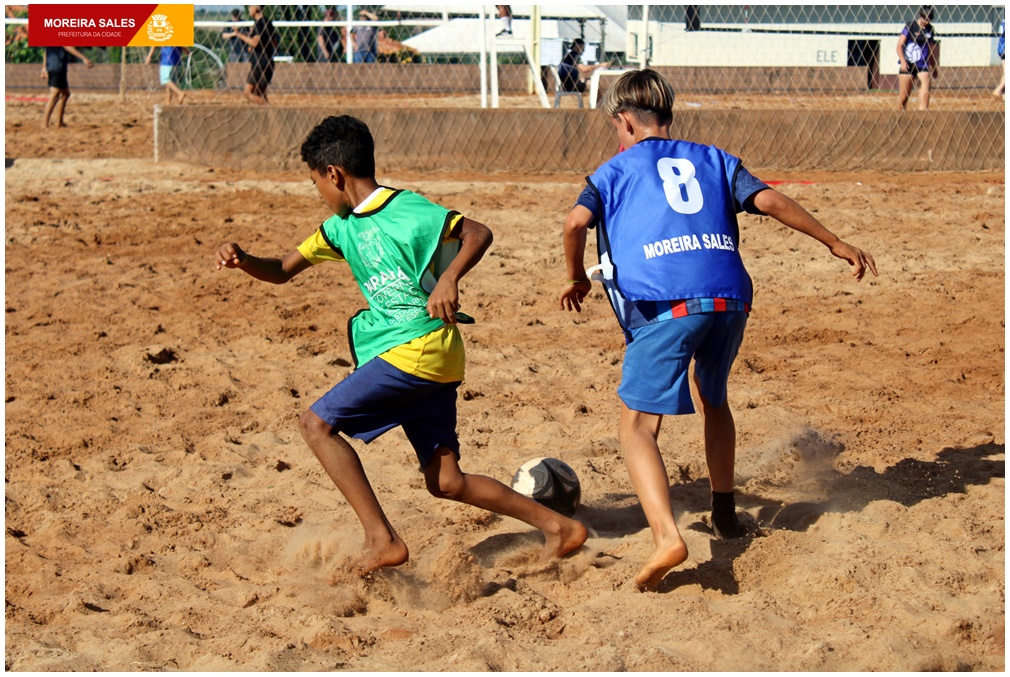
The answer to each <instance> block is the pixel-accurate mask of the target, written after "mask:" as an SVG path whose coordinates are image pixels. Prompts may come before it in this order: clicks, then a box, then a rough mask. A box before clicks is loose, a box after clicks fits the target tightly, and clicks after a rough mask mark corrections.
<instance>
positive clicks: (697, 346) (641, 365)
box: [617, 311, 747, 414]
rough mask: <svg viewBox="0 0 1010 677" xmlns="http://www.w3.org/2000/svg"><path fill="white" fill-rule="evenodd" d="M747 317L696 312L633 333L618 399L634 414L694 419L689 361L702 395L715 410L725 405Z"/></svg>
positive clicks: (626, 352) (735, 312)
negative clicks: (692, 361) (666, 415)
mask: <svg viewBox="0 0 1010 677" xmlns="http://www.w3.org/2000/svg"><path fill="white" fill-rule="evenodd" d="M746 326H747V313H745V312H742V311H726V312H717V313H698V314H696V315H687V316H685V317H677V318H673V319H671V320H663V321H661V322H656V323H653V324H647V325H645V326H644V327H638V328H636V329H632V330H631V340H630V341H629V342H628V347H627V349H626V350H625V353H624V368H623V371H622V376H621V385H620V386H619V387H618V388H617V395H618V396H619V397H620V398H621V401H622V402H624V404H626V405H627V406H628V408H629V409H632V410H634V411H642V412H646V413H650V414H693V413H694V403H693V402H692V401H691V385H690V381H689V379H688V371H689V369H688V368H689V367H690V365H691V359H692V358H693V359H694V361H695V364H694V371H695V375H696V376H697V377H698V381H699V382H700V384H701V394H702V396H703V397H704V398H705V400H706V401H707V402H708V403H709V404H711V405H712V406H714V407H721V406H722V405H723V403H724V402H725V401H726V382H727V380H728V379H729V370H730V368H731V367H732V366H733V361H734V360H735V359H736V354H737V352H738V351H739V350H740V344H741V343H743V332H744V328H745V327H746Z"/></svg>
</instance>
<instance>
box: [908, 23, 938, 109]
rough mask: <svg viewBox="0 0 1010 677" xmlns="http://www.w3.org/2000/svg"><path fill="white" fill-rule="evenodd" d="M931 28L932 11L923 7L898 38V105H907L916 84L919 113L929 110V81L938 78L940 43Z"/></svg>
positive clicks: (930, 82) (931, 85)
mask: <svg viewBox="0 0 1010 677" xmlns="http://www.w3.org/2000/svg"><path fill="white" fill-rule="evenodd" d="M936 37H937V36H936V30H934V28H933V8H932V7H931V6H930V5H923V6H922V7H920V8H919V11H918V12H917V13H916V15H915V21H910V22H908V23H907V24H905V27H904V28H902V29H901V35H900V36H898V68H899V70H898V106H899V107H900V108H902V109H904V108H905V106H906V105H907V104H908V97H909V96H911V94H912V86H913V85H914V84H915V82H914V81H915V80H916V79H918V81H919V110H929V95H930V91H931V90H932V87H933V80H934V79H935V78H938V77H940V43H939V41H938V40H937V39H936Z"/></svg>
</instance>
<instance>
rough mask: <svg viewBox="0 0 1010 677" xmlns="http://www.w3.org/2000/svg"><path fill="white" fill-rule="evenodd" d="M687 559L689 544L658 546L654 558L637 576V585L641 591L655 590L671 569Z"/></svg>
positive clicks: (680, 541)
mask: <svg viewBox="0 0 1010 677" xmlns="http://www.w3.org/2000/svg"><path fill="white" fill-rule="evenodd" d="M686 559H687V544H686V543H684V541H682V540H679V539H678V540H676V541H672V542H670V543H667V544H663V545H657V546H656V549H655V550H653V551H652V556H651V557H649V561H648V562H646V563H645V566H644V567H642V570H641V571H639V572H638V575H637V576H635V585H637V586H638V589H639V590H640V591H646V590H655V589H656V587H657V586H659V582H660V581H661V580H663V576H666V574H667V572H669V571H670V569H672V568H674V567H675V566H677V565H678V564H681V563H682V562H683V561H684V560H686Z"/></svg>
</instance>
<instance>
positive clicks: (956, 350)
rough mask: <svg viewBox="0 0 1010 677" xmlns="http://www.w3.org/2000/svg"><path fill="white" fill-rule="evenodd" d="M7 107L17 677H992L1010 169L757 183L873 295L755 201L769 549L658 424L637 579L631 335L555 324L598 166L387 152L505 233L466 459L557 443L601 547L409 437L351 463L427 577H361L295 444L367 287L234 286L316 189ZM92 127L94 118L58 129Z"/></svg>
mask: <svg viewBox="0 0 1010 677" xmlns="http://www.w3.org/2000/svg"><path fill="white" fill-rule="evenodd" d="M75 104H76V105H75ZM40 105H41V104H37V106H40ZM7 112H8V119H7V142H8V158H12V157H13V158H16V159H15V161H14V163H13V165H12V166H10V167H9V168H8V169H7V170H6V172H5V178H6V229H5V232H6V272H5V281H6V294H5V318H6V393H5V394H6V432H5V435H6V437H5V443H6V457H5V461H6V462H5V480H6V507H5V516H6V562H5V565H6V589H5V594H6V602H7V605H6V613H5V619H6V630H5V632H6V656H5V664H6V667H7V669H10V670H18V671H25V670H31V671H35V670H116V671H120V670H122V671H128V670H187V671H197V670H239V669H241V670H331V669H344V670H368V671H394V670H395V671H401V670H443V669H453V670H478V671H484V670H529V671H541V670H550V671H562V670H622V669H628V670H655V671H663V670H923V669H925V670H939V669H951V670H952V669H975V670H1001V669H1003V667H1004V646H1003V632H1004V630H1003V628H1004V594H1005V578H1004V568H1005V553H1004V542H1005V541H1004V538H1005V537H1004V533H1005V532H1004V521H1003V520H1004V510H1005V507H1004V506H1005V499H1004V464H1005V456H1004V450H1005V446H1004V445H1005V437H1004V434H1005V433H1004V430H1005V427H1004V426H1005V419H1004V397H1005V380H1004V348H1005V344H1004V334H1005V327H1004V321H1003V318H1004V316H1005V308H1004V302H1005V299H1004V279H1005V272H1004V271H1005V260H1004V247H1005V240H1004V224H1005V192H1004V177H1003V175H1002V174H999V175H995V174H991V175H990V174H976V175H918V176H913V177H906V176H899V175H871V174H852V175H839V174H821V175H813V174H806V175H802V176H791V175H784V174H779V175H775V176H771V175H768V176H762V178H766V179H779V180H786V181H788V182H787V183H784V184H781V185H780V186H779V188H780V189H781V190H783V191H784V192H786V193H788V194H789V195H791V196H793V197H795V198H797V199H798V200H799V201H801V202H802V203H803V204H805V205H807V206H808V207H809V208H810V209H811V210H812V211H814V213H815V214H816V215H817V216H818V217H820V218H822V219H823V220H824V221H825V223H826V224H827V225H828V226H829V227H830V228H832V229H834V230H835V231H836V232H838V233H839V234H840V235H841V236H842V237H843V238H844V239H848V240H851V241H852V242H854V243H858V244H859V245H861V246H864V247H865V248H866V249H868V250H869V251H871V252H872V253H873V254H874V256H875V257H876V260H877V263H878V266H879V269H880V271H881V276H880V277H879V278H876V279H870V280H864V281H863V282H862V283H859V284H857V283H855V282H854V281H852V279H851V278H850V276H849V275H848V271H847V267H846V266H845V264H844V263H843V262H840V261H837V260H834V259H832V258H830V256H829V255H828V254H827V252H826V251H824V250H823V248H821V247H820V246H819V245H817V244H816V243H814V242H813V241H811V240H809V239H806V238H804V237H803V236H800V235H798V234H793V233H791V232H787V231H786V229H784V228H782V227H780V226H778V225H776V224H774V223H772V222H771V221H770V220H769V219H767V218H759V217H753V216H743V217H741V232H742V240H743V246H742V248H743V253H744V258H745V261H746V263H747V265H748V268H749V270H750V272H751V275H752V276H753V278H754V281H755V288H756V298H755V303H754V312H753V314H752V317H751V321H750V325H749V327H748V334H747V338H746V340H745V342H744V346H743V348H742V351H741V354H740V357H739V359H738V361H737V363H736V365H735V367H734V371H733V375H732V378H731V387H730V401H731V403H732V405H733V406H734V410H735V413H736V418H737V427H738V430H739V449H738V471H739V472H738V478H739V488H738V505H739V507H740V509H741V511H742V513H743V517H744V519H745V520H746V521H747V523H748V524H749V525H750V526H751V528H752V529H753V530H754V533H755V535H754V537H752V538H746V539H742V540H739V541H732V542H728V541H717V540H715V539H714V537H713V536H712V534H711V531H710V529H709V527H708V526H707V523H706V521H707V515H708V492H709V488H708V482H707V479H706V476H707V475H706V470H705V465H704V453H703V447H702V437H701V430H700V420H699V419H698V417H697V416H687V417H676V418H673V417H670V418H667V419H666V421H665V422H664V430H663V434H662V437H661V443H662V446H663V451H664V457H665V460H666V463H667V468H668V470H669V473H670V476H671V482H672V488H671V497H672V500H673V502H674V505H675V508H676V512H677V516H678V521H679V524H680V526H681V529H682V530H683V532H684V534H685V536H686V539H687V541H688V546H689V548H690V550H691V555H690V558H689V560H688V561H687V563H685V564H684V565H683V566H681V567H680V568H678V569H677V570H675V571H674V572H672V573H671V574H670V575H669V576H668V577H667V578H666V579H665V580H664V581H663V583H662V584H661V586H660V590H659V591H658V592H657V593H651V594H640V593H637V592H635V591H634V590H633V589H632V587H630V586H629V581H630V579H632V577H633V576H634V575H635V573H636V572H637V571H638V568H639V567H640V566H641V565H642V563H643V562H644V561H645V559H646V557H647V555H648V553H649V552H650V550H651V537H650V534H649V530H648V526H647V524H646V522H645V518H644V516H643V514H642V512H641V509H640V508H639V506H638V503H637V500H636V499H635V497H634V493H633V491H632V489H631V486H630V483H629V480H628V476H627V471H626V469H625V467H624V462H623V459H622V458H621V455H620V451H619V446H618V443H617V440H616V437H617V413H618V404H617V399H616V395H615V392H614V391H615V389H616V386H617V383H618V381H619V378H620V361H621V356H622V352H623V342H622V339H621V336H620V333H619V331H618V330H617V327H616V323H615V320H614V318H613V316H612V312H611V310H610V308H609V306H608V305H607V302H606V300H605V298H604V297H603V296H602V294H601V293H600V291H599V289H596V290H594V292H593V293H592V297H591V298H590V299H589V302H588V304H587V307H586V309H585V311H584V312H583V313H582V314H581V315H577V316H576V315H569V314H565V313H562V312H561V311H559V310H558V309H557V308H556V295H557V293H558V291H559V282H561V281H562V280H563V275H564V266H563V262H562V250H561V239H560V227H561V223H562V221H563V219H564V216H565V214H566V213H567V210H568V209H569V208H570V206H571V205H572V203H573V201H574V199H575V197H576V196H577V194H578V192H579V190H580V188H581V185H582V184H581V177H578V176H556V177H542V176H541V177H507V178H503V177H472V176H427V177H425V176H408V175H397V174H394V173H390V172H388V171H383V170H382V169H381V161H380V163H379V164H380V172H381V176H380V178H381V179H382V180H383V181H384V182H386V183H388V184H391V185H395V186H397V187H402V188H409V189H412V190H417V191H419V192H421V193H422V194H424V195H426V196H428V197H429V198H431V199H434V200H436V201H439V202H442V203H444V204H446V205H447V206H450V207H453V208H456V209H458V210H460V211H462V212H463V213H464V214H466V215H467V216H470V217H472V218H474V219H476V220H479V221H482V222H485V223H487V224H489V225H490V226H491V228H492V229H493V230H494V232H495V235H496V239H495V243H494V245H493V247H492V249H491V250H490V252H489V253H488V255H487V257H486V258H485V260H484V261H483V262H482V263H481V264H480V265H479V266H478V267H477V268H476V269H474V271H472V273H471V274H470V275H469V276H468V277H467V278H466V279H465V281H464V284H463V285H462V287H463V289H462V303H463V310H464V311H465V312H467V313H469V314H471V315H473V316H474V317H476V318H477V323H476V324H475V325H473V326H470V327H465V328H464V335H465V338H466V341H467V354H468V368H467V380H466V382H465V383H464V384H463V385H462V386H461V388H460V395H461V397H460V401H459V433H460V438H461V442H462V445H463V460H462V465H463V468H464V470H467V471H470V472H478V473H483V474H487V475H490V476H493V477H496V478H499V479H501V480H503V481H508V479H509V478H510V477H511V476H512V473H513V472H514V471H515V469H516V468H517V467H518V466H519V465H520V464H521V463H522V462H523V461H525V460H526V459H528V458H530V457H533V456H541V455H552V456H557V457H559V458H562V459H563V460H565V461H566V462H567V463H569V464H570V465H571V466H572V467H573V468H574V469H575V470H576V472H577V473H578V474H579V476H580V478H581V480H582V489H583V502H584V506H583V507H582V508H581V509H580V511H579V513H578V514H577V517H578V518H579V519H581V520H583V521H584V522H585V523H586V524H587V525H588V526H590V527H591V528H592V530H593V536H592V537H591V538H590V540H589V542H588V543H587V544H586V547H585V548H584V549H583V550H582V551H580V552H578V553H576V554H574V555H573V556H571V557H569V558H566V559H565V560H562V561H560V562H555V563H550V564H541V563H539V562H538V561H537V553H538V550H539V548H540V547H541V545H542V542H541V540H540V537H539V535H538V534H537V533H536V532H534V531H531V529H530V528H528V527H526V526H525V525H523V524H521V523H518V522H515V521H513V520H510V519H507V518H500V517H497V516H494V515H490V514H488V513H486V512H484V511H481V510H478V509H475V508H471V507H468V506H461V505H456V504H452V503H449V502H446V501H439V500H437V499H435V498H432V497H431V496H430V495H428V493H427V491H426V490H425V488H424V482H423V479H422V477H421V475H420V473H419V472H418V470H417V467H416V461H415V459H414V457H413V453H412V451H411V449H410V447H409V445H408V443H407V441H406V438H405V437H404V436H403V435H402V434H401V433H400V432H399V431H394V432H391V433H389V434H387V435H386V436H384V437H382V438H380V439H379V440H378V441H376V442H375V443H373V444H372V445H369V446H364V445H360V444H358V445H357V448H358V450H359V452H360V453H361V455H362V459H363V462H364V465H365V468H366V471H367V472H368V474H369V476H370V478H371V479H372V482H373V484H374V486H375V489H376V492H377V495H378V497H379V500H380V501H381V502H382V504H383V506H384V508H385V509H386V512H387V514H388V515H389V517H390V519H391V521H392V522H393V523H394V524H395V526H396V528H397V530H398V531H399V533H400V534H401V535H402V536H403V537H404V539H405V540H406V542H407V544H408V546H409V547H410V552H411V561H410V563H409V564H408V565H406V566H404V567H401V568H399V569H396V570H393V571H388V572H383V573H379V574H377V575H375V576H373V577H372V578H370V579H366V580H361V579H357V578H355V577H353V576H351V575H349V574H348V572H347V567H346V563H347V561H348V559H349V558H350V557H352V556H353V555H354V553H355V552H356V549H357V547H358V545H359V543H360V539H361V532H360V527H359V526H358V524H357V521H356V519H355V517H354V515H353V514H352V512H351V510H350V509H349V508H348V507H347V505H346V503H345V502H344V501H343V499H342V497H341V496H340V495H339V493H338V492H337V491H336V490H335V489H334V488H333V486H332V485H331V483H330V482H329V480H328V479H327V478H326V477H325V475H324V474H323V472H322V470H321V469H320V468H319V466H318V463H317V462H316V460H315V459H314V458H313V456H312V454H311V452H309V450H308V449H307V448H306V447H305V445H304V443H303V442H302V441H301V438H300V436H299V434H298V432H297V419H298V415H299V414H300V413H301V412H302V411H304V409H305V408H306V407H307V406H309V405H310V404H311V403H312V402H313V401H314V399H315V398H316V397H318V396H320V395H321V394H322V393H323V392H325V391H326V390H327V389H328V388H329V387H330V386H331V385H332V384H333V383H334V382H336V381H338V380H339V379H341V378H343V377H344V376H346V375H347V374H348V373H349V372H350V369H351V367H350V354H349V351H348V348H347V342H346V335H345V326H346V324H345V323H346V319H347V317H348V316H349V315H350V314H352V313H353V312H354V311H355V310H357V309H358V308H359V307H360V306H361V304H362V299H361V296H360V293H359V292H358V291H357V289H356V287H355V285H354V282H353V280H352V279H351V277H350V275H349V274H348V272H347V270H345V269H343V268H342V267H341V266H340V265H336V264H332V265H323V266H319V267H317V268H316V269H313V270H310V271H307V272H306V273H304V274H303V275H301V276H300V277H299V278H297V279H296V280H294V281H293V282H292V283H290V284H288V285H285V286H281V287H274V286H270V285H266V284H263V283H259V282H256V281H254V280H251V279H250V278H248V277H246V276H244V275H243V274H241V273H239V272H237V271H225V272H220V271H214V270H213V252H214V251H215V248H216V246H217V245H218V244H220V243H222V242H225V241H228V240H232V239H234V240H237V241H239V242H240V243H242V244H243V245H247V246H248V248H249V249H250V250H251V251H252V252H253V253H256V254H262V255H270V254H280V253H284V252H287V251H290V250H291V249H292V248H293V247H294V246H295V245H297V244H298V243H299V242H301V240H302V239H303V238H304V237H306V236H307V235H308V234H309V233H311V232H312V230H313V229H314V228H315V227H317V225H318V224H319V222H320V221H321V220H322V219H324V218H325V217H326V216H327V214H326V211H325V207H324V205H323V204H322V203H321V202H320V200H319V199H318V197H317V196H316V195H315V194H314V192H313V188H312V186H311V184H310V183H309V182H308V180H307V179H306V177H305V176H303V175H301V174H298V175H265V174H251V173H235V172H228V171H224V170H214V169H210V168H205V167H192V166H186V165H179V164H165V165H157V166H155V165H152V164H151V163H150V162H149V161H147V160H145V159H142V158H143V157H144V155H143V151H142V150H141V149H142V148H144V143H147V142H149V136H148V137H147V138H144V135H143V133H139V134H138V136H137V137H136V138H134V137H133V136H131V134H132V133H133V130H134V128H122V127H120V128H114V127H113V125H114V124H117V123H118V124H120V125H122V122H123V120H121V119H120V118H119V117H115V116H114V112H106V113H104V115H106V119H105V122H103V123H98V122H95V123H94V124H96V125H97V124H105V125H107V126H108V127H109V129H110V130H112V129H120V130H121V131H119V132H115V133H117V134H120V133H121V134H122V135H123V138H124V139H125V141H123V142H121V145H123V146H126V147H133V148H136V149H137V150H136V154H135V155H132V156H131V155H130V154H129V153H123V154H121V155H120V156H119V158H120V159H116V158H115V156H109V155H107V154H106V155H103V152H105V151H106V150H107V146H108V144H106V145H105V146H100V145H99V144H97V143H96V144H93V145H92V147H91V148H90V149H88V148H87V147H86V144H85V146H82V147H81V148H78V146H77V145H75V141H71V139H76V140H78V141H79V140H80V139H81V137H75V136H73V128H70V129H68V130H61V131H60V132H59V134H61V135H62V136H59V137H55V136H48V137H46V136H42V135H39V134H37V133H35V132H32V131H31V129H30V127H31V123H33V122H34V121H35V120H36V116H37V115H38V114H40V111H38V110H35V109H34V108H30V107H29V106H28V105H27V104H23V103H19V104H18V106H11V105H10V104H9V105H8V110H7ZM102 115H103V113H102V112H101V111H99V110H92V109H90V108H88V106H87V103H86V102H85V101H80V102H78V101H75V100H71V107H70V109H69V112H68V121H69V122H70V123H71V124H73V123H74V121H75V119H76V120H82V119H85V118H87V119H92V118H93V119H96V120H101V119H102ZM89 116H90V117H89ZM137 119H138V120H140V121H143V120H144V118H143V117H138V118H137ZM15 123H17V124H20V125H21V126H20V127H18V131H17V134H18V138H17V141H16V143H14V142H12V128H11V125H12V124H15ZM89 124H91V123H89ZM138 124H147V125H148V131H147V134H149V133H150V132H149V124H150V123H149V121H148V122H141V123H138ZM141 131H143V130H141ZM112 134H113V132H111V131H110V132H108V134H107V135H106V138H107V139H111V138H118V137H114V136H111V135H112ZM85 136H87V134H85ZM53 139H59V140H61V141H60V142H59V143H55V142H54V141H53ZM47 143H48V144H49V145H48V146H47V145H46V144H47ZM17 144H19V145H17ZM63 146H65V147H68V148H73V149H77V150H74V153H77V154H76V155H75V154H74V153H63V154H61V153H60V147H63ZM147 147H148V148H149V146H147ZM12 148H15V149H17V148H20V150H19V151H17V152H12ZM47 148H51V149H50V150H46V149H47ZM88 154H90V155H88ZM100 156H101V157H100ZM94 158H99V159H94ZM759 174H760V172H759ZM798 180H803V181H809V182H812V183H808V184H804V183H797V182H795V181H798Z"/></svg>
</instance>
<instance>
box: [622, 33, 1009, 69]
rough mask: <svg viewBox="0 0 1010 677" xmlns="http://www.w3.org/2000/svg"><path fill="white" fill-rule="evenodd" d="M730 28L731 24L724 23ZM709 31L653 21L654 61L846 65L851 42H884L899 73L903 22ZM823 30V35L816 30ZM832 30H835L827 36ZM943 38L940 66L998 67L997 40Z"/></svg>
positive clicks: (886, 62)
mask: <svg viewBox="0 0 1010 677" xmlns="http://www.w3.org/2000/svg"><path fill="white" fill-rule="evenodd" d="M723 27H725V28H729V27H728V26H723ZM705 28H706V30H703V31H686V30H684V26H683V25H682V24H670V23H658V22H653V21H650V22H649V37H650V41H651V42H652V56H651V58H650V63H651V64H652V65H654V66H738V67H741V66H769V67H774V66H813V67H822V68H834V67H838V68H841V67H845V66H846V65H847V60H848V44H849V40H879V41H880V72H881V73H882V74H885V75H892V74H896V73H897V72H898V52H897V47H898V36H899V35H900V33H901V29H902V26H894V25H890V24H886V25H860V26H855V27H854V26H841V25H838V26H827V27H826V26H824V25H823V24H816V25H815V24H809V25H807V24H788V25H785V24H783V25H781V26H776V25H774V24H762V25H761V28H762V29H774V28H780V29H783V30H790V31H810V32H811V33H801V32H794V33H766V32H754V31H750V32H741V31H740V30H739V29H738V30H735V31H726V32H721V31H719V30H712V29H714V28H719V26H717V25H714V24H706V25H705ZM957 30H958V31H959V32H961V33H976V34H977V33H983V34H984V33H988V32H989V31H991V30H992V28H991V26H989V24H987V23H979V24H957ZM814 31H818V32H819V34H816V35H814V34H812V32H814ZM827 31H832V34H830V35H829V34H827V33H826V32H827ZM937 31H938V34H939V39H940V45H941V47H940V66H941V69H942V68H943V67H944V66H995V65H999V64H1000V63H1001V62H1000V58H999V55H998V54H996V39H995V38H992V37H965V36H961V35H952V34H947V33H944V31H943V27H942V26H940V25H937ZM641 35H642V22H641V21H631V20H629V21H628V50H627V53H628V57H629V60H632V59H633V56H634V55H635V54H637V53H638V51H639V50H640V47H639V45H640V44H641Z"/></svg>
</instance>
